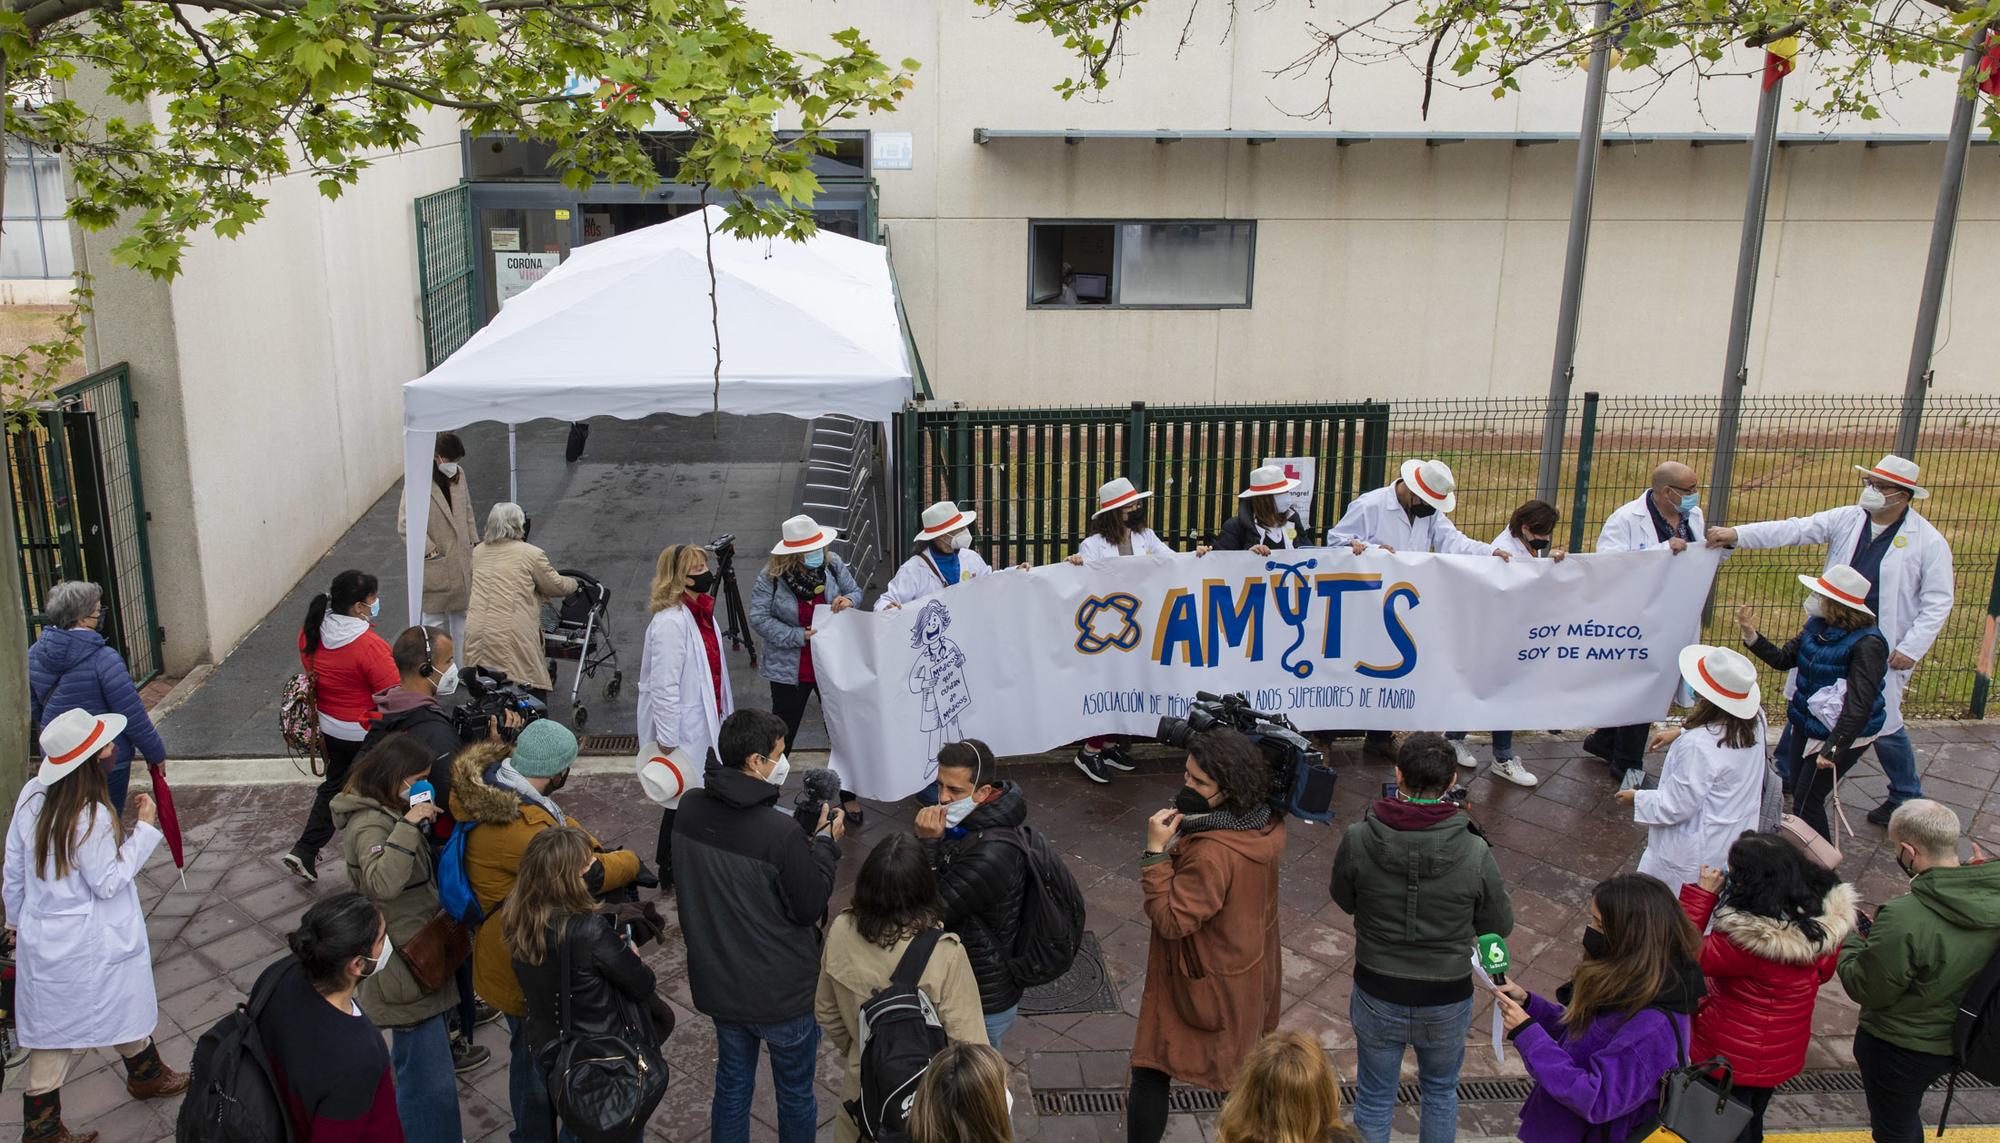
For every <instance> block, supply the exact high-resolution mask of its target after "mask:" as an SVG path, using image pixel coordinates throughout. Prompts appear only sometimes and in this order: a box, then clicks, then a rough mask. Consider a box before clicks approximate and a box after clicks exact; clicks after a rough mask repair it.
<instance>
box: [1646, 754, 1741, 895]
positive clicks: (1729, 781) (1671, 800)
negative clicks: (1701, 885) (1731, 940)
mask: <svg viewBox="0 0 2000 1143" xmlns="http://www.w3.org/2000/svg"><path fill="white" fill-rule="evenodd" d="M1767 765H1768V764H1767V763H1766V762H1765V760H1764V720H1763V719H1761V718H1760V719H1758V720H1757V741H1756V742H1755V743H1754V744H1753V745H1750V746H1745V747H1742V748H1741V749H1735V750H1732V749H1729V748H1728V747H1725V746H1723V745H1722V734H1721V728H1720V727H1718V726H1714V725H1710V726H1703V727H1697V728H1695V729H1694V730H1690V731H1687V732H1686V733H1684V734H1682V735H1681V736H1680V737H1679V738H1676V739H1674V744H1673V745H1672V746H1670V747H1668V748H1667V760H1666V763H1665V764H1664V765H1663V766H1661V767H1660V788H1659V789H1657V790H1640V791H1639V792H1638V793H1637V795H1636V796H1635V797H1634V799H1633V802H1632V820H1633V821H1635V822H1638V823H1639V824H1640V825H1643V826H1647V827H1650V828H1648V830H1647V832H1646V852H1645V853H1643V854H1640V855H1639V872H1641V873H1649V874H1651V875H1653V876H1654V877H1657V878H1659V879H1660V880H1662V881H1664V882H1666V883H1667V888H1668V889H1671V890H1673V892H1674V894H1675V895H1676V896H1678V895H1679V894H1680V891H1681V886H1682V885H1685V884H1687V883H1688V882H1690V881H1693V880H1695V879H1696V877H1697V876H1698V875H1699V874H1700V872H1701V867H1702V866H1704V865H1712V866H1714V867H1715V868H1717V869H1722V868H1724V867H1726V866H1727V865H1728V864H1729V847H1730V846H1732V845H1735V844H1736V839H1737V838H1739V837H1742V836H1743V834H1744V832H1745V831H1746V830H1754V829H1756V828H1757V816H1758V812H1759V811H1760V810H1761V809H1762V808H1763V805H1764V771H1765V767H1766V766H1767Z"/></svg>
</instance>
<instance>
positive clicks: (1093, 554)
mask: <svg viewBox="0 0 2000 1143" xmlns="http://www.w3.org/2000/svg"><path fill="white" fill-rule="evenodd" d="M1076 554H1077V555H1080V556H1082V557H1083V558H1084V559H1086V560H1093V561H1094V560H1110V559H1116V558H1117V557H1118V545H1117V544H1114V543H1112V542H1111V541H1109V540H1107V539H1105V538H1104V537H1103V536H1100V535H1098V534H1097V533H1095V532H1092V533H1091V534H1090V535H1088V536H1085V537H1084V538H1083V543H1081V544H1078V545H1077V548H1076ZM1132 554H1133V555H1135V556H1171V555H1173V554H1174V550H1173V549H1172V548H1170V547H1168V546H1166V545H1165V544H1163V543H1161V542H1160V538H1159V537H1158V536H1155V535H1154V534H1153V530H1152V529H1151V528H1147V529H1145V530H1144V531H1141V532H1135V533H1133V535H1132Z"/></svg>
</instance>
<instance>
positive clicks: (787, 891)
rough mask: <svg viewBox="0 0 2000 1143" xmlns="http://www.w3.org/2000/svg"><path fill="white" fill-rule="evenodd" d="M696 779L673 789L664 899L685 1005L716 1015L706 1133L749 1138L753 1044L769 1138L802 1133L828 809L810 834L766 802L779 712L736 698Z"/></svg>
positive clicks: (837, 817)
mask: <svg viewBox="0 0 2000 1143" xmlns="http://www.w3.org/2000/svg"><path fill="white" fill-rule="evenodd" d="M716 753H717V754H718V756H719V758H720V762H721V764H720V765H719V766H716V767H714V768H713V769H711V770H709V771H708V773H707V775H706V776H705V777H704V779H703V783H702V786H701V788H700V789H695V790H689V791H688V792H687V794H686V795H685V796H684V797H682V798H681V805H680V814H679V817H678V820H677V821H676V823H675V826H674V836H673V847H674V899H675V902H676V904H678V906H679V907H680V919H681V939H682V941H684V942H685V943H686V947H687V966H688V986H689V988H690V989H691V990H692V995H693V999H694V1007H695V1011H697V1012H700V1013H701V1014H702V1015H704V1016H707V1017H708V1018H709V1019H711V1020H713V1021H715V1041H716V1051H715V1098H714V1100H713V1101H712V1102H711V1104H710V1106H709V1138H710V1139H712V1140H714V1141H715V1143H742V1141H744V1140H747V1139H748V1138H749V1137H750V1097H751V1093H752V1092H753V1091H755V1090H756V1086H757V1055H758V1048H759V1046H760V1045H764V1046H768V1047H769V1048H770V1052H771V1084H772V1087H773V1088H774V1089H775V1091H776V1095H777V1109H778V1137H779V1138H780V1139H782V1140H784V1141H785V1143H794V1141H795V1140H802V1139H811V1138H812V1137H813V1132H814V1130H815V1129H816V1127H817V1126H818V1124H819V1112H818V1106H819V1104H818V1100H817V1098H816V1097H815V1096H814V1094H813V1075H814V1067H815V1061H816V1060H817V1058H818V1054H819V1023H818V1021H817V1020H816V1019H815V1018H814V1015H813V1001H814V997H815V994H816V992H817V989H818V987H819V969H820V927H821V925H822V923H823V922H824V921H825V919H826V910H827V901H828V899H829V898H831V897H832V896H833V877H834V870H835V868H836V867H837V866H838V865H839V863H840V838H841V836H842V834H843V832H844V826H843V824H842V821H841V812H840V810H839V809H838V808H837V807H835V806H832V805H826V806H825V807H824V808H823V809H822V810H821V811H820V814H821V817H820V820H819V822H818V823H816V828H815V829H814V831H813V834H812V836H810V837H808V836H807V835H806V833H805V831H804V830H801V829H799V828H798V827H797V826H795V825H793V824H792V823H791V822H790V821H788V820H786V818H785V817H784V816H782V815H779V814H774V813H772V812H771V809H772V807H773V805H774V804H775V803H776V802H777V800H778V792H779V787H781V786H783V785H784V782H785V777H786V775H787V774H789V773H790V772H791V768H792V767H791V763H790V762H789V761H787V760H786V758H785V721H784V720H783V719H781V718H779V717H778V716H777V715H775V714H772V713H771V712H770V711H767V710H756V709H752V708H745V709H742V710H738V711H736V712H735V713H733V714H731V715H730V716H729V717H728V718H726V719H723V720H722V733H721V736H720V741H719V743H718V745H717V750H716Z"/></svg>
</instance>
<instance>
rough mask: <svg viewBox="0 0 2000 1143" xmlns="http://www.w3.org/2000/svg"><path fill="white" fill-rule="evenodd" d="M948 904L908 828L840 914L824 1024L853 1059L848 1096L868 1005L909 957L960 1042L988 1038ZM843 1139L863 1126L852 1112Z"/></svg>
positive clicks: (822, 995)
mask: <svg viewBox="0 0 2000 1143" xmlns="http://www.w3.org/2000/svg"><path fill="white" fill-rule="evenodd" d="M943 916H944V906H943V905H942V904H941V903H940V902H939V900H938V891H937V878H936V877H935V876H934V875H933V874H932V873H931V867H930V862H928V861H927V860H925V858H924V846H923V843H922V842H920V841H918V840H917V839H916V838H914V837H911V836H910V835H909V834H906V833H898V834H891V835H890V836H889V837H888V838H887V839H886V840H884V841H883V842H882V843H881V844H880V845H877V846H876V847H875V848H874V850H873V851H871V852H870V853H869V854H868V859H867V860H866V861H863V862H862V863H861V874H860V876H859V877H858V878H857V879H856V880H855V882H854V904H853V905H851V906H849V907H848V909H847V910H846V911H845V912H843V913H841V914H840V916H838V917H835V918H834V919H833V925H832V926H831V927H830V928H829V929H828V930H827V934H826V952H825V953H824V954H823V955H822V957H821V958H820V968H819V995H818V998H817V999H816V1000H815V1002H814V1008H815V1012H816V1014H817V1016H818V1017H819V1026H820V1027H821V1028H823V1029H825V1030H826V1034H827V1037H828V1038H829V1039H831V1040H832V1041H833V1045H834V1047H836V1048H838V1049H840V1053H841V1054H842V1055H844V1056H846V1057H847V1078H846V1080H845V1081H844V1082H843V1083H842V1085H841V1088H840V1101H841V1104H842V1105H843V1106H845V1105H846V1104H847V1103H848V1101H850V1100H853V1099H857V1098H859V1097H860V1095H861V1005H862V1004H864V1003H866V1002H867V1000H868V998H869V997H871V996H873V995H875V994H876V993H877V992H879V991H881V990H882V989H883V988H886V987H887V986H888V984H889V978H890V977H892V976H894V975H895V974H896V971H897V969H898V968H900V967H901V966H902V963H903V959H904V957H905V955H906V954H907V955H908V956H910V957H912V958H914V959H913V965H914V964H921V965H922V971H921V972H920V973H918V974H917V987H918V988H920V989H922V990H923V992H924V994H925V995H927V996H929V997H930V1000H931V1004H932V1005H934V1006H935V1007H936V1008H937V1012H938V1018H939V1019H941V1020H943V1021H944V1033H945V1035H947V1036H949V1037H951V1040H952V1042H953V1043H955V1044H984V1043H985V1042H986V1018H985V1016H983V1015H982V1014H981V1012H980V1007H979V981H978V980H977V979H976V978H974V977H973V975H972V962H971V961H970V960H967V959H966V956H965V946H964V945H962V944H960V943H959V940H958V938H957V937H956V936H953V935H952V934H950V933H947V932H945V931H944V929H943V928H942V927H941V926H942V924H943V920H942V918H943ZM834 1126H835V1138H837V1139H838V1140H840V1143H855V1140H857V1139H859V1138H860V1135H861V1132H860V1129H859V1128H858V1127H857V1126H856V1125H855V1123H854V1120H853V1119H851V1118H850V1117H848V1116H846V1115H841V1116H838V1117H836V1118H835V1119H834Z"/></svg>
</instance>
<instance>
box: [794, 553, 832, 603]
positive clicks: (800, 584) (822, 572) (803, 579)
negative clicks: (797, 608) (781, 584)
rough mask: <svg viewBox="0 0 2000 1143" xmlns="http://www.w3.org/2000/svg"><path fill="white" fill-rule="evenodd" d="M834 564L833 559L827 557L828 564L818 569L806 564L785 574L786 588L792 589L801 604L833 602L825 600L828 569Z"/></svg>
mask: <svg viewBox="0 0 2000 1143" xmlns="http://www.w3.org/2000/svg"><path fill="white" fill-rule="evenodd" d="M832 562H833V557H831V556H829V557H827V562H826V563H824V564H821V565H820V566H819V567H818V568H809V567H807V566H806V565H804V564H800V565H799V566H797V567H795V568H793V569H792V570H790V571H788V572H786V573H785V586H786V587H788V588H791V589H792V594H793V595H795V596H797V597H798V598H799V601H800V602H801V603H828V602H831V601H830V600H828V599H825V598H824V596H825V595H826V569H827V568H828V567H829V566H831V565H832Z"/></svg>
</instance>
